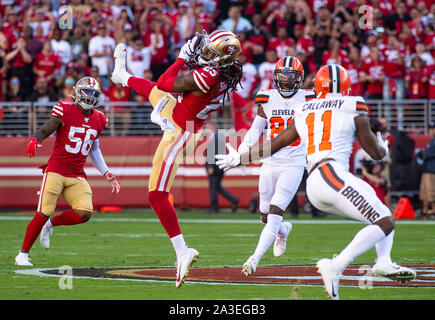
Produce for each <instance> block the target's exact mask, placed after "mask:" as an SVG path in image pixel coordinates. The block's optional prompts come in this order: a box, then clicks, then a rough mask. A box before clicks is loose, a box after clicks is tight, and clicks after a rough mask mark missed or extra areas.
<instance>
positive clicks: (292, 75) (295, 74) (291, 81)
mask: <svg viewBox="0 0 435 320" xmlns="http://www.w3.org/2000/svg"><path fill="white" fill-rule="evenodd" d="M303 80H304V75H303V74H302V72H300V71H298V70H292V69H276V70H275V71H274V72H273V83H274V85H275V88H276V89H277V90H278V92H279V93H280V94H281V95H282V96H284V97H289V96H291V95H293V94H294V93H295V92H296V91H298V90H299V88H300V87H301V85H302V82H303Z"/></svg>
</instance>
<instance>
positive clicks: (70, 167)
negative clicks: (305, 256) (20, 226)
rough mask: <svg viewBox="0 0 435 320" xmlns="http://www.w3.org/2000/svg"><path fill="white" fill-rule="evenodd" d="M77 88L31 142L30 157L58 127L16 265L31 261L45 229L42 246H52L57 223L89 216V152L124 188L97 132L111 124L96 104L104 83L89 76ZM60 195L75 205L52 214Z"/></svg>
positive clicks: (108, 176)
mask: <svg viewBox="0 0 435 320" xmlns="http://www.w3.org/2000/svg"><path fill="white" fill-rule="evenodd" d="M74 90H75V94H74V97H73V98H74V102H71V103H64V102H59V103H57V104H56V105H55V106H54V107H53V109H52V111H51V117H50V119H49V120H48V121H47V122H46V123H45V124H44V125H43V126H42V127H41V128H40V129H39V130H37V131H36V132H35V133H34V135H33V137H32V138H31V139H30V141H29V143H28V145H27V149H26V154H27V156H28V157H34V156H35V154H36V147H37V146H41V143H42V141H44V139H45V138H47V137H49V136H50V135H51V134H52V133H54V132H56V140H55V142H54V147H53V152H52V154H51V156H50V158H49V160H48V163H47V164H46V165H44V166H43V172H44V176H43V179H42V185H41V189H40V195H39V202H38V209H37V213H36V214H35V215H34V217H33V219H32V220H31V221H30V223H29V224H28V226H27V229H26V234H25V236H24V242H23V245H22V247H21V250H20V252H19V254H18V255H17V256H16V258H15V264H16V265H19V266H31V265H32V263H31V262H30V261H29V260H30V259H29V250H30V249H31V247H32V245H33V243H34V242H35V240H36V238H37V237H38V235H39V234H40V233H41V237H40V242H41V245H42V247H44V248H48V247H49V246H50V235H51V233H52V230H53V229H52V228H53V226H60V225H74V224H79V223H84V222H86V221H88V220H89V219H90V217H91V214H92V210H93V206H92V190H91V188H90V186H89V184H88V182H87V180H86V178H87V177H86V173H85V171H84V165H85V162H86V158H87V156H88V155H89V156H90V158H91V160H92V162H93V164H94V165H95V167H96V168H97V169H98V171H100V172H101V174H103V175H104V176H105V177H106V179H107V181H108V182H109V183H110V185H111V186H112V188H113V189H112V192H116V193H118V192H119V191H120V185H119V182H118V180H117V179H116V177H115V176H114V175H113V174H112V173H111V172H110V171H109V168H108V167H107V165H106V162H105V161H104V158H103V155H102V154H101V150H100V147H99V140H98V137H99V135H100V133H101V131H102V130H103V129H104V128H106V126H107V124H108V120H107V118H106V116H105V115H104V113H102V112H100V111H98V110H96V109H95V108H96V107H98V104H99V101H100V96H101V89H100V85H99V84H98V82H97V81H96V80H95V79H94V78H91V77H85V78H82V79H80V80H79V81H78V82H77V83H76V85H75V88H74ZM60 195H62V196H63V198H64V199H65V201H66V202H67V203H68V204H69V205H70V206H71V209H70V210H67V211H65V212H63V213H62V214H59V215H57V216H54V217H51V216H52V215H53V213H54V210H55V208H56V203H57V200H58V198H59V196H60ZM50 217H51V218H50ZM41 231H42V232H41Z"/></svg>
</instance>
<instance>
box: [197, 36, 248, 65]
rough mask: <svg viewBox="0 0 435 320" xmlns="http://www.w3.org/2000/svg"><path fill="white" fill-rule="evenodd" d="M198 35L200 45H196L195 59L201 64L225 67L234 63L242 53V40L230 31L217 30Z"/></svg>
mask: <svg viewBox="0 0 435 320" xmlns="http://www.w3.org/2000/svg"><path fill="white" fill-rule="evenodd" d="M196 36H197V37H198V41H199V45H196V47H197V54H196V55H195V60H196V62H197V63H198V64H199V65H200V66H210V67H213V68H225V67H227V66H229V65H231V64H233V63H234V61H235V60H236V58H237V56H238V55H239V53H240V41H239V39H237V36H236V35H235V34H234V33H232V32H230V31H226V30H216V31H213V32H212V33H210V34H207V33H206V32H204V33H203V34H197V35H196Z"/></svg>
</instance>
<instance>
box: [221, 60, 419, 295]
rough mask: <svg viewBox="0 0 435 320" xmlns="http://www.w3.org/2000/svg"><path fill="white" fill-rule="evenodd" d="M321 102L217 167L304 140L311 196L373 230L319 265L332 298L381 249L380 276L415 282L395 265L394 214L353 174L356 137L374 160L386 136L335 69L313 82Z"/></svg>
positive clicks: (231, 153) (385, 150) (339, 69)
mask: <svg viewBox="0 0 435 320" xmlns="http://www.w3.org/2000/svg"><path fill="white" fill-rule="evenodd" d="M314 87H315V94H316V97H317V99H313V100H311V101H309V102H307V103H304V104H302V105H299V106H297V108H296V112H295V117H294V120H293V122H292V123H291V124H290V126H289V127H288V128H287V129H285V130H284V131H283V132H282V133H281V134H279V135H278V136H277V137H276V138H274V139H272V140H270V141H265V142H263V143H261V144H260V145H259V146H257V147H253V148H251V149H250V151H249V152H245V153H243V154H240V153H238V152H237V151H236V150H234V149H233V148H232V147H231V145H229V144H227V148H228V149H229V154H227V155H216V159H217V160H218V161H217V162H216V164H217V165H218V166H219V167H221V168H222V169H224V170H225V169H226V170H228V169H229V168H232V167H234V166H237V165H239V164H246V163H248V162H252V161H255V160H258V159H261V158H262V157H263V156H264V155H263V154H266V153H272V154H274V153H275V152H277V151H278V150H280V149H281V148H283V147H285V146H287V145H288V144H289V143H293V142H294V141H296V139H298V138H300V139H301V141H302V143H304V144H305V146H306V151H307V170H308V173H309V176H308V178H307V196H308V199H309V200H310V202H311V203H312V204H313V205H314V206H315V207H317V208H318V209H319V210H322V211H325V212H330V213H333V214H337V215H340V216H343V217H346V218H350V219H354V220H358V221H362V222H365V223H367V224H368V225H367V226H366V227H364V228H363V229H361V230H360V231H359V232H358V233H357V234H356V235H355V237H354V238H353V239H352V241H351V242H350V243H349V244H348V245H347V247H346V248H345V249H344V250H343V251H341V253H340V254H338V255H337V256H334V258H332V259H321V260H319V261H318V262H317V268H318V272H319V273H320V274H321V276H322V279H323V282H324V286H325V289H326V292H327V294H328V295H329V297H330V298H331V299H334V300H337V299H338V286H339V279H340V276H341V274H342V272H343V271H344V270H345V269H346V267H347V266H348V265H349V264H350V263H351V262H352V261H353V260H354V259H355V258H356V257H358V256H360V255H361V254H363V253H365V252H367V251H368V250H370V249H371V248H373V247H375V248H376V253H377V259H376V264H375V265H374V266H373V268H372V272H373V274H374V275H375V276H382V277H387V278H390V279H392V280H394V281H397V282H407V281H411V280H413V279H415V277H416V272H415V271H414V270H412V269H409V268H406V267H403V266H399V265H397V264H395V263H393V262H392V261H391V257H390V253H391V248H392V245H393V237H394V221H393V218H392V215H391V212H390V210H389V209H388V207H386V206H385V205H384V204H383V203H382V202H381V200H380V199H379V198H378V197H377V196H376V193H375V191H374V190H373V188H372V187H370V185H369V184H367V183H366V182H364V181H363V180H361V179H359V178H357V177H356V176H354V175H353V174H351V173H350V172H349V157H350V154H351V152H352V146H353V142H354V139H355V136H356V137H358V141H359V143H360V144H361V146H362V148H363V149H364V150H365V151H366V152H367V153H368V154H369V155H370V156H371V157H372V159H374V160H380V159H382V158H383V157H384V156H385V155H386V154H387V153H388V144H387V142H385V141H384V140H383V139H382V136H381V134H380V133H379V132H378V133H377V139H376V136H375V135H374V134H373V132H372V131H371V130H370V123H369V119H368V117H367V115H368V107H367V105H366V104H365V102H364V100H363V99H362V98H361V97H348V94H349V91H350V79H349V75H348V73H347V71H346V70H345V69H344V68H343V67H341V66H339V65H336V64H329V65H326V66H323V67H322V68H320V69H319V71H318V72H317V74H316V77H315V79H314Z"/></svg>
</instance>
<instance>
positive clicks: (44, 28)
mask: <svg viewBox="0 0 435 320" xmlns="http://www.w3.org/2000/svg"><path fill="white" fill-rule="evenodd" d="M55 23H56V22H55V19H54V17H53V15H52V14H51V13H50V12H46V11H45V10H44V8H43V7H42V1H41V0H36V1H34V2H33V6H32V7H31V8H30V9H29V10H28V11H27V12H26V14H25V17H24V27H26V26H27V25H29V26H30V27H31V28H32V29H33V35H34V36H35V37H39V38H41V40H47V39H48V38H49V37H50V36H51V33H52V32H53V30H54V27H55Z"/></svg>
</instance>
